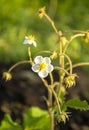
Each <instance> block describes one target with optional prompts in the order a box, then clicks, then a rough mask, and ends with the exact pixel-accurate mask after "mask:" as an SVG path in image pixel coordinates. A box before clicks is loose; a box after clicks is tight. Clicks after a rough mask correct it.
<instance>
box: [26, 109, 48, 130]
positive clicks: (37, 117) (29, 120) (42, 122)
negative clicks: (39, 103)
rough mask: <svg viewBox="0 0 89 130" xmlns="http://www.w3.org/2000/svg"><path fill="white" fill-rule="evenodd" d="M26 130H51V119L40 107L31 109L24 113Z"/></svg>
mask: <svg viewBox="0 0 89 130" xmlns="http://www.w3.org/2000/svg"><path fill="white" fill-rule="evenodd" d="M24 128H25V130H49V129H50V118H49V114H48V112H47V111H46V110H42V109H40V108H38V107H32V108H29V109H28V110H27V111H26V112H25V113H24Z"/></svg>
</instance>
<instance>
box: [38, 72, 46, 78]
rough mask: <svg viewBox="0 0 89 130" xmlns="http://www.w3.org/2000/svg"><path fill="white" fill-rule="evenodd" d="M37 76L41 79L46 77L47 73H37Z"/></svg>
mask: <svg viewBox="0 0 89 130" xmlns="http://www.w3.org/2000/svg"><path fill="white" fill-rule="evenodd" d="M38 75H39V76H40V77H41V78H45V77H47V76H48V73H47V71H39V72H38Z"/></svg>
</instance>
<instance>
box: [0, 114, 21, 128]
mask: <svg viewBox="0 0 89 130" xmlns="http://www.w3.org/2000/svg"><path fill="white" fill-rule="evenodd" d="M0 130H22V128H21V126H20V125H19V124H17V123H16V122H13V121H12V119H11V117H10V115H9V114H5V116H4V119H3V120H2V122H1V125H0Z"/></svg>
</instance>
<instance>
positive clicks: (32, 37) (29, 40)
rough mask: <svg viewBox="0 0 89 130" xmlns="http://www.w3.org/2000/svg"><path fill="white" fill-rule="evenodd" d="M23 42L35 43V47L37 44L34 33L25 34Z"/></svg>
mask: <svg viewBox="0 0 89 130" xmlns="http://www.w3.org/2000/svg"><path fill="white" fill-rule="evenodd" d="M23 44H33V45H34V46H35V47H36V46H37V45H36V41H35V38H34V36H33V35H29V36H25V40H24V42H23Z"/></svg>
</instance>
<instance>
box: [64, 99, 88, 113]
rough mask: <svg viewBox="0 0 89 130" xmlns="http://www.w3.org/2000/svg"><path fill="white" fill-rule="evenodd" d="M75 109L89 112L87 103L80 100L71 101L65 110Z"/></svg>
mask: <svg viewBox="0 0 89 130" xmlns="http://www.w3.org/2000/svg"><path fill="white" fill-rule="evenodd" d="M67 107H69V108H74V109H79V110H85V111H86V110H89V105H88V103H87V102H86V101H81V100H79V99H70V100H68V101H67V102H66V103H65V104H64V108H67Z"/></svg>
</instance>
